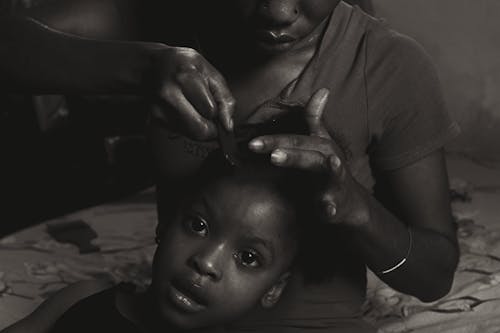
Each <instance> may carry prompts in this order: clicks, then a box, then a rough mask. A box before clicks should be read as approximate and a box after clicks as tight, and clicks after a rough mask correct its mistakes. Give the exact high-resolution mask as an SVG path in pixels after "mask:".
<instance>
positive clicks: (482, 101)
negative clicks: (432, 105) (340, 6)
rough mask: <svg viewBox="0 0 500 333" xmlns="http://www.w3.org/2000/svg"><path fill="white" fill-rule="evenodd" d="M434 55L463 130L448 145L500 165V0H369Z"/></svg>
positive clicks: (450, 102) (390, 22) (450, 105)
mask: <svg viewBox="0 0 500 333" xmlns="http://www.w3.org/2000/svg"><path fill="white" fill-rule="evenodd" d="M373 2H374V8H375V12H376V16H378V17H383V18H385V19H386V20H387V21H388V22H389V24H390V26H392V27H393V28H395V29H396V30H398V31H401V32H403V33H406V34H408V35H410V36H412V37H414V38H415V39H417V40H418V41H419V42H420V43H421V44H422V45H423V46H424V47H425V48H426V49H427V51H428V52H429V53H430V54H431V56H432V57H433V58H434V60H435V62H436V64H437V66H438V71H439V74H440V77H441V80H442V83H443V87H444V92H445V97H446V99H447V102H448V106H449V109H450V111H451V113H452V115H453V117H454V118H455V119H456V120H457V121H458V122H459V123H460V125H461V126H462V130H463V134H462V135H461V136H460V137H459V138H458V139H457V140H455V141H454V142H453V143H451V144H450V146H449V149H450V150H452V151H459V152H463V153H466V154H467V155H470V156H472V157H474V158H478V159H481V160H482V161H483V162H486V163H492V164H497V165H500V1H498V0H373Z"/></svg>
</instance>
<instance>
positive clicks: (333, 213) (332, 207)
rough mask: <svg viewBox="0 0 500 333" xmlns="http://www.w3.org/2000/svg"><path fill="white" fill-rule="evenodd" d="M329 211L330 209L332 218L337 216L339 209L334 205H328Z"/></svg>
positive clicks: (329, 212) (329, 213)
mask: <svg viewBox="0 0 500 333" xmlns="http://www.w3.org/2000/svg"><path fill="white" fill-rule="evenodd" d="M327 209H328V215H329V216H330V217H334V216H335V215H337V207H336V206H335V205H334V204H330V205H328V208H327Z"/></svg>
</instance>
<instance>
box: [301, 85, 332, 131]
mask: <svg viewBox="0 0 500 333" xmlns="http://www.w3.org/2000/svg"><path fill="white" fill-rule="evenodd" d="M329 95H330V90H328V89H326V88H322V89H319V90H318V91H316V92H315V93H314V94H313V95H312V96H311V98H310V99H309V102H307V105H306V121H307V125H308V127H309V132H310V134H311V136H319V137H322V138H330V135H329V134H328V131H327V129H326V127H325V125H324V124H323V112H324V111H325V107H326V103H327V102H328V96H329Z"/></svg>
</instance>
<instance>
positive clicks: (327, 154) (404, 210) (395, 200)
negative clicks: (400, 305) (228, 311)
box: [250, 90, 458, 301]
mask: <svg viewBox="0 0 500 333" xmlns="http://www.w3.org/2000/svg"><path fill="white" fill-rule="evenodd" d="M327 97H328V91H325V90H320V91H318V92H317V93H315V94H314V96H313V97H312V98H311V101H310V102H309V104H308V106H307V107H306V114H307V115H308V116H307V120H308V123H309V128H310V131H311V136H298V135H296V136H294V135H274V136H264V137H259V138H256V139H254V140H252V141H251V142H250V149H252V150H254V151H255V152H258V153H272V154H271V162H272V163H274V164H276V165H278V166H281V167H292V168H300V169H304V170H309V171H311V172H314V173H321V174H324V175H325V180H327V184H326V186H325V190H324V192H323V193H321V195H320V196H319V201H320V202H319V206H320V207H322V211H323V217H324V219H325V220H326V222H327V223H332V224H337V225H339V226H342V227H344V228H345V229H347V230H348V231H349V232H350V233H351V234H352V237H353V239H354V242H355V243H354V244H353V245H354V246H355V247H356V248H357V249H359V251H360V253H361V255H362V256H363V257H364V258H365V261H366V263H367V265H368V266H369V267H370V269H372V270H373V271H374V272H375V273H377V274H378V276H379V277H380V278H381V279H382V280H384V281H385V282H386V283H388V284H389V285H390V286H391V287H393V288H395V289H397V290H399V291H401V292H404V293H407V294H410V295H413V296H416V297H418V298H419V299H421V300H422V301H433V300H436V299H438V298H440V297H442V296H444V295H445V294H446V293H448V291H449V289H450V288H451V284H452V282H453V275H454V272H455V268H456V265H457V261H458V247H457V239H456V234H455V230H454V227H453V224H452V217H451V208H450V199H449V192H448V176H447V172H446V167H445V162H444V158H443V152H442V151H441V150H437V151H434V152H433V153H430V154H428V155H427V156H425V157H423V158H421V159H420V160H418V161H416V162H413V163H411V164H409V165H407V166H404V167H401V168H399V169H396V170H394V171H390V172H385V173H384V175H383V178H382V179H379V181H380V182H381V183H379V185H381V186H382V187H383V188H384V189H385V191H386V193H388V194H390V195H389V196H388V197H389V200H386V201H385V202H384V203H385V204H387V207H386V206H384V205H382V203H380V202H379V201H378V200H377V199H375V197H373V196H372V195H371V194H370V193H369V192H368V191H367V190H366V189H365V188H364V187H363V186H362V185H360V184H359V183H358V182H357V181H356V180H355V179H354V178H353V177H352V176H351V174H350V172H349V170H348V168H347V167H346V166H345V161H344V159H343V154H342V151H341V150H340V149H339V147H338V146H337V145H336V144H335V143H334V142H333V141H332V138H331V137H330V136H329V134H328V131H327V129H326V128H325V127H324V125H323V123H322V113H323V110H324V107H325V105H326V101H327ZM408 250H410V251H408ZM405 258H406V261H405V262H404V264H402V265H401V266H400V267H399V268H397V269H394V270H393V271H391V272H387V273H382V272H384V271H387V270H389V269H390V268H392V267H395V266H396V265H397V264H398V263H400V262H401V261H402V260H403V259H405Z"/></svg>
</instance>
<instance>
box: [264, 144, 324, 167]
mask: <svg viewBox="0 0 500 333" xmlns="http://www.w3.org/2000/svg"><path fill="white" fill-rule="evenodd" d="M271 162H272V163H273V164H274V165H277V166H281V167H288V168H296V169H302V170H306V171H313V172H325V171H328V162H327V158H326V156H325V155H323V154H321V153H320V152H318V151H313V150H302V149H276V150H275V151H273V153H272V154H271Z"/></svg>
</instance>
